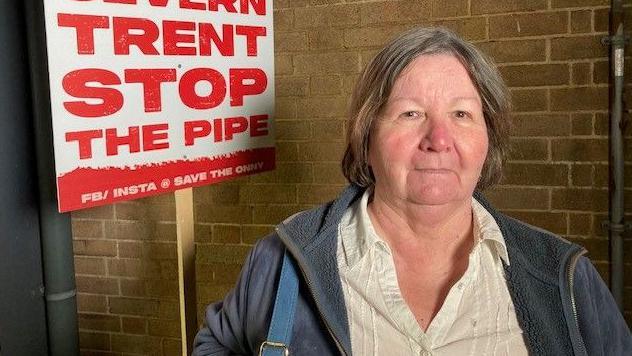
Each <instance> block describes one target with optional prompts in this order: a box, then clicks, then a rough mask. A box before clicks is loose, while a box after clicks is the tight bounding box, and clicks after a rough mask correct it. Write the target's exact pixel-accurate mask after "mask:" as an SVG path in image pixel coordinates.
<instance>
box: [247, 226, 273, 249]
mask: <svg viewBox="0 0 632 356" xmlns="http://www.w3.org/2000/svg"><path fill="white" fill-rule="evenodd" d="M272 231H274V226H272V225H245V226H244V227H243V237H242V239H243V243H245V244H247V245H253V244H254V243H255V242H257V241H258V240H259V239H260V238H262V237H264V236H267V235H268V234H270V233H271V232H272Z"/></svg>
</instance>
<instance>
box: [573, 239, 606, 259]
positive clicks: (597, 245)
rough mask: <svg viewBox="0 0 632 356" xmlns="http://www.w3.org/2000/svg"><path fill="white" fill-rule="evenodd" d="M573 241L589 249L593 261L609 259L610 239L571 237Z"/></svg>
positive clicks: (589, 255)
mask: <svg viewBox="0 0 632 356" xmlns="http://www.w3.org/2000/svg"><path fill="white" fill-rule="evenodd" d="M569 240H570V241H571V242H573V243H576V244H578V245H580V246H583V247H584V248H585V249H586V250H588V255H587V256H588V257H589V258H590V259H591V260H593V261H607V260H608V240H602V239H594V238H569Z"/></svg>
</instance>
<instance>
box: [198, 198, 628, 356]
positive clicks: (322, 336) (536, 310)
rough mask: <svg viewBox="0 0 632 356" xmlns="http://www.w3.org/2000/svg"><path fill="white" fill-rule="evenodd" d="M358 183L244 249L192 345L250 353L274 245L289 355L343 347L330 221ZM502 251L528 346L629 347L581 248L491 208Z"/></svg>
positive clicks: (265, 304) (552, 351)
mask: <svg viewBox="0 0 632 356" xmlns="http://www.w3.org/2000/svg"><path fill="white" fill-rule="evenodd" d="M362 193H363V190H362V189H361V188H359V187H356V186H350V187H348V188H347V189H346V190H345V191H344V192H343V193H342V194H341V195H340V196H339V197H338V199H336V200H335V201H333V202H331V203H328V204H325V205H322V206H320V207H317V208H314V209H312V210H309V211H306V212H302V213H299V214H297V215H295V216H294V217H292V218H290V219H288V220H286V221H285V222H284V223H282V224H280V225H279V226H277V228H276V233H273V234H271V235H270V236H268V237H266V238H264V239H262V240H261V241H260V242H258V243H257V244H256V245H255V247H254V248H253V250H252V251H251V252H250V255H249V256H248V258H247V260H246V262H245V265H244V267H243V270H242V273H241V275H240V277H239V280H238V282H237V286H236V287H235V289H234V290H232V291H231V292H230V293H229V294H228V295H227V296H226V297H225V298H224V300H223V301H222V302H218V303H215V304H211V305H209V306H208V308H207V310H206V316H205V319H206V320H205V326H204V327H203V328H202V329H201V330H200V331H199V333H198V335H197V337H196V339H195V349H194V351H193V355H195V356H197V355H200V356H201V355H235V354H238V355H252V354H256V353H257V352H258V350H259V346H260V345H261V343H262V342H263V341H264V340H265V337H266V335H267V331H268V327H269V324H270V318H271V316H272V308H273V305H274V299H275V295H276V289H277V284H278V276H279V273H280V267H281V262H282V257H283V253H284V248H287V249H288V251H290V253H291V255H292V256H293V258H294V260H295V262H296V264H297V266H298V270H299V276H300V277H302V278H301V279H300V281H299V297H298V301H297V307H296V315H295V319H294V326H293V330H292V341H291V343H290V346H289V349H290V354H293V355H301V356H302V355H319V356H325V355H341V354H342V355H351V339H350V335H349V326H348V323H347V312H346V308H345V303H344V296H343V292H342V289H341V285H340V278H339V275H338V269H337V261H336V248H337V241H336V240H337V231H338V230H337V226H338V224H339V222H340V219H341V217H342V215H343V213H344V211H345V210H346V209H347V207H349V206H350V205H351V204H352V203H353V202H354V201H355V200H356V199H358V198H359V197H361V196H362ZM475 198H476V199H477V200H478V201H480V202H481V203H482V204H483V206H485V208H486V209H487V210H488V211H489V212H490V213H491V214H492V216H493V217H494V218H495V219H496V222H497V223H498V226H499V227H500V229H501V231H502V233H503V236H504V238H505V243H506V244H507V249H508V253H509V260H510V261H511V265H510V266H505V276H506V278H507V284H508V286H509V292H510V294H511V297H512V300H513V302H514V305H515V308H516V309H515V310H516V314H517V317H518V321H519V323H520V326H521V328H522V330H523V332H524V337H525V342H526V345H527V347H528V349H529V353H530V354H532V355H558V356H559V355H591V356H592V355H607V356H611V355H632V336H631V335H630V331H629V329H628V326H627V325H626V323H625V321H624V319H623V317H622V316H621V313H620V312H619V311H618V309H617V306H616V304H615V302H614V300H613V298H612V296H611V294H610V292H609V291H608V289H607V287H606V286H605V284H604V283H603V281H602V279H601V277H600V276H599V274H598V273H597V271H596V270H595V268H594V267H593V266H592V264H591V263H590V261H589V260H588V259H587V258H585V257H584V256H582V255H583V254H584V253H585V252H586V251H585V250H584V249H583V248H582V247H580V246H577V245H574V244H572V243H570V242H568V241H565V240H563V239H561V238H559V237H557V236H555V235H553V234H551V233H549V232H547V231H544V230H541V229H538V228H536V227H533V226H530V225H527V224H525V223H522V222H520V221H517V220H514V219H512V218H510V217H507V216H505V215H503V214H501V213H499V212H497V211H495V210H494V209H493V208H492V207H491V206H490V205H489V203H487V202H486V201H485V200H484V199H483V198H482V197H481V196H480V195H479V194H476V195H475Z"/></svg>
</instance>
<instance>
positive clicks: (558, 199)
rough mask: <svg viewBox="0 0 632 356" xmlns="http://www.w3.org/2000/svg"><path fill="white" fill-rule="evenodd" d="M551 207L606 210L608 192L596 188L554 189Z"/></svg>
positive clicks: (571, 209) (576, 209)
mask: <svg viewBox="0 0 632 356" xmlns="http://www.w3.org/2000/svg"><path fill="white" fill-rule="evenodd" d="M551 201H552V208H553V209H559V210H570V211H595V212H602V211H607V210H608V192H607V191H606V190H597V189H574V188H567V189H554V190H553V195H552V198H551Z"/></svg>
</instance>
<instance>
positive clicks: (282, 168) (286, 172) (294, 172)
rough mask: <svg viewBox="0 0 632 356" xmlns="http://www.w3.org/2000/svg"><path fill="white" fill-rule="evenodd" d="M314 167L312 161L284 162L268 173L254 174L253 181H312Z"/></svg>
mask: <svg viewBox="0 0 632 356" xmlns="http://www.w3.org/2000/svg"><path fill="white" fill-rule="evenodd" d="M312 180H313V168H312V164H311V163H298V162H284V163H279V164H278V165H277V167H276V169H275V170H274V171H273V172H272V173H271V174H267V175H262V174H259V175H256V176H252V180H251V182H252V183H305V182H308V183H311V182H312Z"/></svg>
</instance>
